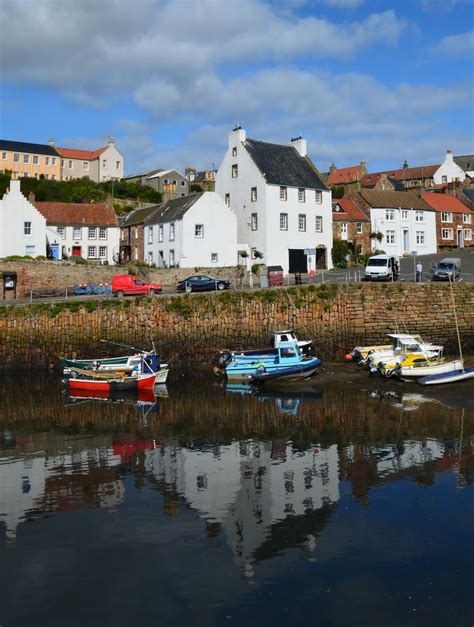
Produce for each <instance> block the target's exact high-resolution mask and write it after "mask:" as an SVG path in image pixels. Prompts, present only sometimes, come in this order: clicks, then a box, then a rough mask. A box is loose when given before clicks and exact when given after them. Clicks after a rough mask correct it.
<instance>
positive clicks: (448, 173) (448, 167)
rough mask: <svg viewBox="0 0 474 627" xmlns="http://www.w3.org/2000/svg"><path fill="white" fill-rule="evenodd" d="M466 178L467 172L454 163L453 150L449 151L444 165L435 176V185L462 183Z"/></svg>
mask: <svg viewBox="0 0 474 627" xmlns="http://www.w3.org/2000/svg"><path fill="white" fill-rule="evenodd" d="M465 178H466V172H465V171H464V170H463V168H462V167H461V166H459V165H458V164H457V163H456V162H455V161H454V158H453V153H452V152H451V150H447V151H446V157H445V159H444V161H443V163H442V164H441V165H440V166H439V168H438V169H437V170H436V172H435V173H434V174H433V182H434V184H435V185H440V184H442V183H452V182H453V181H461V182H462V181H464V179H465Z"/></svg>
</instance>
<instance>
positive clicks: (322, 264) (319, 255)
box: [315, 248, 327, 270]
mask: <svg viewBox="0 0 474 627" xmlns="http://www.w3.org/2000/svg"><path fill="white" fill-rule="evenodd" d="M315 269H316V270H326V269H327V265H326V248H316V268H315Z"/></svg>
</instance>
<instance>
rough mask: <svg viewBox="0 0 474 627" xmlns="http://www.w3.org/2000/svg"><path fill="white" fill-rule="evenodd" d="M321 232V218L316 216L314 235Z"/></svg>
mask: <svg viewBox="0 0 474 627" xmlns="http://www.w3.org/2000/svg"><path fill="white" fill-rule="evenodd" d="M322 232H323V216H316V233H322Z"/></svg>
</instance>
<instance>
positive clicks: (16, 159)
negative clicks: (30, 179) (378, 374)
mask: <svg viewBox="0 0 474 627" xmlns="http://www.w3.org/2000/svg"><path fill="white" fill-rule="evenodd" d="M13 161H14V162H15V163H19V161H20V155H19V154H18V153H17V152H14V153H13Z"/></svg>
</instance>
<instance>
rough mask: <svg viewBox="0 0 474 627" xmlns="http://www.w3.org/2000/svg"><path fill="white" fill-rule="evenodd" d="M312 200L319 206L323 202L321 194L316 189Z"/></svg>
mask: <svg viewBox="0 0 474 627" xmlns="http://www.w3.org/2000/svg"><path fill="white" fill-rule="evenodd" d="M314 200H315V201H316V202H317V204H318V205H320V204H321V203H322V202H323V192H322V191H321V190H320V189H317V190H316V191H315V192H314Z"/></svg>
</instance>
